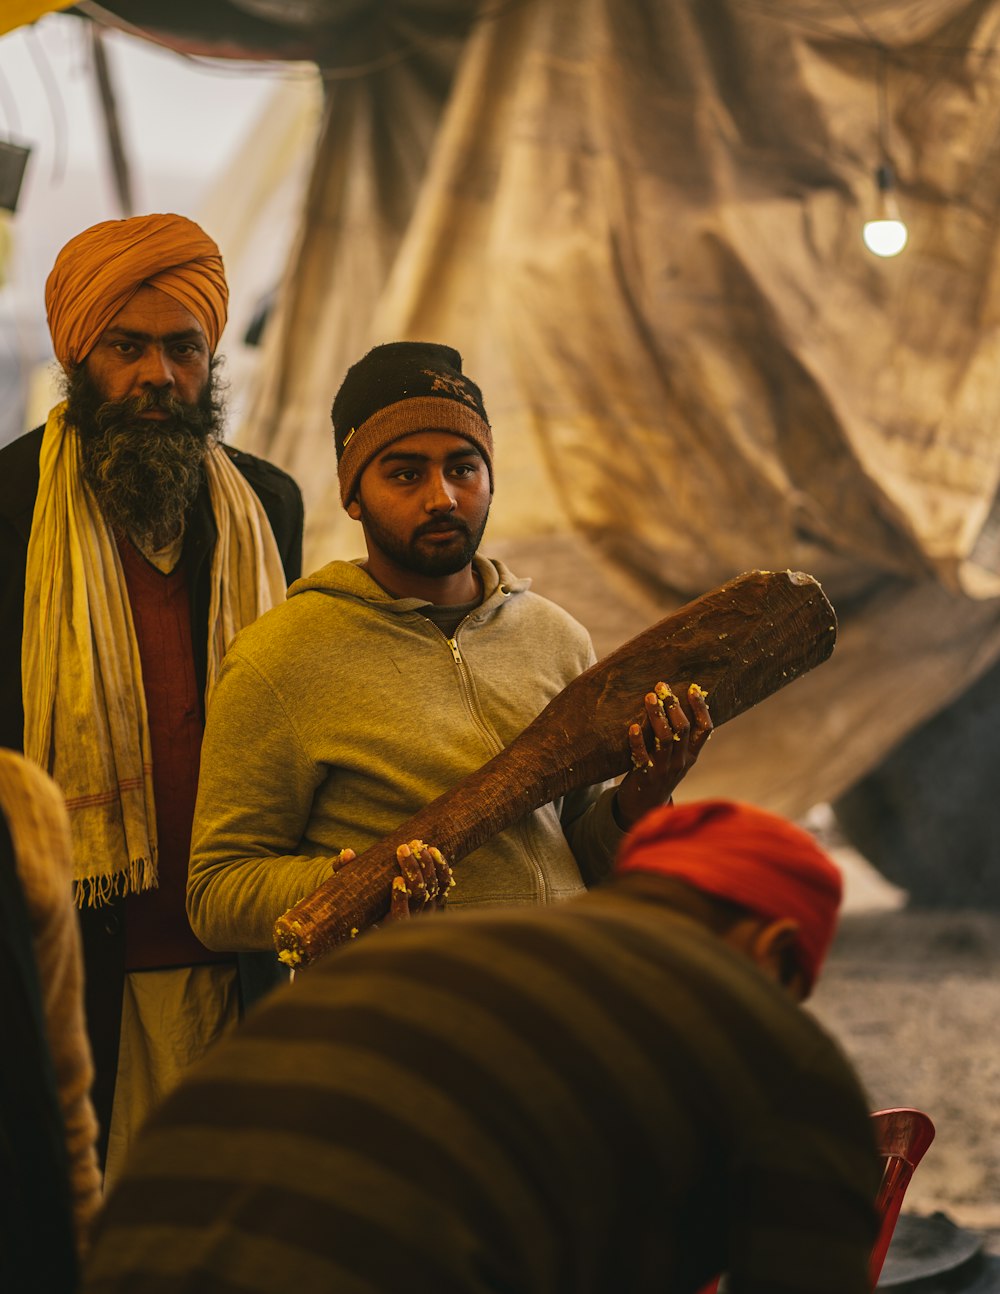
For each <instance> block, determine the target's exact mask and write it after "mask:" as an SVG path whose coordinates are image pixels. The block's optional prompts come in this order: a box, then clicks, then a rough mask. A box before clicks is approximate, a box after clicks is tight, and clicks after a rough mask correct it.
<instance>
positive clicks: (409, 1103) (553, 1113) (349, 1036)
mask: <svg viewBox="0 0 1000 1294" xmlns="http://www.w3.org/2000/svg"><path fill="white" fill-rule="evenodd" d="M868 1122H869V1121H868V1117H867V1110H866V1106H865V1101H864V1098H863V1095H862V1093H861V1091H860V1089H859V1087H858V1085H857V1082H856V1080H855V1078H854V1076H853V1074H852V1071H851V1069H850V1067H849V1066H848V1064H847V1062H846V1061H845V1060H844V1058H843V1057H842V1055H841V1053H840V1051H839V1050H838V1048H837V1047H836V1045H835V1044H834V1043H833V1042H832V1041H831V1040H830V1039H829V1038H828V1037H827V1035H826V1034H825V1033H824V1032H823V1031H822V1030H821V1029H820V1027H819V1026H818V1025H817V1024H816V1022H815V1021H814V1020H813V1019H812V1018H811V1017H810V1016H809V1015H808V1014H807V1013H806V1012H804V1011H802V1010H801V1009H799V1008H798V1007H796V1006H795V1004H794V1003H793V1002H792V1001H791V999H790V998H788V997H786V995H785V994H784V993H783V992H782V991H781V990H780V989H779V988H778V987H777V986H776V985H774V984H772V983H771V982H770V981H769V980H768V979H766V978H765V976H764V975H763V974H762V973H761V972H759V971H758V970H757V968H756V967H754V966H753V965H752V964H751V963H749V962H748V961H747V960H745V959H744V958H743V957H742V956H741V955H740V954H739V953H737V952H735V951H734V950H732V949H731V948H729V947H728V946H727V945H726V944H724V943H723V942H722V941H721V940H720V939H718V938H717V937H716V936H714V935H712V934H710V933H709V932H708V931H707V930H705V929H703V928H702V927H701V926H700V925H698V924H697V923H695V922H694V921H692V920H690V919H688V918H687V917H684V916H681V915H679V914H676V913H674V912H673V911H671V910H670V909H668V908H667V907H664V906H662V905H660V904H658V903H656V902H651V901H650V900H649V899H648V898H640V897H637V896H636V895H634V894H633V893H630V892H629V890H628V888H627V886H624V885H623V886H620V887H619V886H618V885H616V884H614V883H612V884H610V885H606V886H605V887H603V888H602V889H599V890H596V891H593V892H591V893H589V894H587V895H585V896H583V897H581V898H579V899H576V900H573V901H571V902H569V903H566V904H563V905H557V906H555V907H550V908H525V909H521V910H509V909H508V910H504V911H502V912H490V911H479V912H465V913H461V914H452V915H449V916H448V917H443V918H427V919H423V920H420V921H413V922H408V923H400V924H399V925H397V926H396V927H394V928H389V929H385V930H383V931H381V932H380V933H376V934H374V935H373V936H371V937H366V938H365V939H363V940H362V941H360V942H359V943H358V944H356V945H352V946H350V947H348V948H346V949H342V950H339V951H338V952H336V953H334V954H332V955H331V956H329V957H328V958H326V959H325V960H324V961H323V962H321V963H320V964H319V965H317V966H315V967H314V968H312V969H310V970H309V971H307V972H305V973H303V974H300V975H299V976H298V977H297V980H296V982H295V984H293V985H292V986H291V987H290V988H289V989H288V990H283V991H281V992H280V993H276V994H274V995H273V996H272V997H271V998H269V999H268V1001H267V1002H266V1003H265V1004H264V1005H263V1006H262V1007H261V1008H260V1009H259V1010H258V1011H257V1012H256V1013H255V1014H253V1015H251V1017H250V1019H249V1020H248V1021H247V1022H246V1024H245V1025H244V1026H243V1027H242V1029H241V1030H240V1031H239V1032H238V1033H237V1034H235V1035H233V1036H231V1037H230V1038H228V1039H227V1040H225V1041H223V1042H222V1043H220V1044H219V1045H218V1046H217V1047H216V1048H215V1049H214V1050H213V1051H212V1052H211V1053H210V1054H209V1055H208V1056H207V1057H206V1058H205V1060H204V1061H203V1062H202V1063H201V1064H200V1065H199V1066H198V1067H197V1068H196V1069H195V1070H193V1071H192V1073H191V1076H190V1077H189V1079H188V1080H187V1081H186V1082H185V1083H184V1084H183V1085H182V1086H181V1088H180V1089H179V1090H178V1091H177V1092H176V1093H175V1094H174V1095H173V1096H172V1097H170V1098H168V1100H167V1102H166V1104H165V1105H164V1106H163V1107H162V1109H161V1111H160V1113H159V1114H158V1115H157V1116H155V1117H154V1119H153V1122H152V1124H151V1126H150V1127H149V1128H148V1129H147V1131H146V1133H145V1135H144V1136H143V1137H141V1138H140V1139H139V1142H138V1143H137V1146H136V1152H135V1155H134V1157H133V1158H132V1160H131V1161H130V1165H129V1168H128V1171H127V1172H126V1174H125V1178H124V1180H123V1181H122V1183H121V1184H120V1186H119V1188H118V1189H117V1191H116V1192H115V1193H114V1194H113V1196H112V1198H111V1200H110V1203H109V1205H108V1207H107V1209H106V1212H105V1214H104V1216H103V1222H102V1226H101V1228H100V1233H99V1237H98V1240H97V1243H96V1246H95V1249H94V1252H93V1257H92V1262H91V1264H90V1267H89V1270H88V1277H87V1280H86V1283H85V1287H84V1288H85V1289H86V1290H87V1291H89V1292H91V1294H98V1292H108V1291H121V1290H125V1289H128V1290H129V1291H147V1292H148V1294H154V1292H156V1294H159V1292H160V1291H164V1292H165V1291H167V1290H169V1291H171V1294H174V1292H177V1291H195V1290H199V1291H200V1290H209V1289H211V1290H212V1291H215V1292H216V1294H237V1292H239V1294H243V1292H246V1294H249V1292H250V1291H255V1292H259V1294H277V1292H281V1294H285V1292H286V1291H288V1292H291V1291H295V1294H311V1292H312V1291H315V1292H316V1294H320V1291H322V1292H324V1294H328V1292H330V1291H337V1292H338V1294H339V1292H343V1294H373V1292H374V1291H384V1292H388V1291H393V1292H398V1294H404V1292H405V1294H416V1292H417V1291H434V1294H473V1292H474V1294H479V1292H485V1291H495V1292H500V1291H503V1292H504V1294H514V1292H517V1294H550V1292H551V1294H556V1292H557V1291H579V1292H581V1294H583V1292H589V1291H593V1292H594V1294H596V1292H598V1291H601V1292H603V1294H623V1292H626V1291H637V1292H638V1291H650V1292H652V1291H656V1292H657V1294H664V1292H665V1291H695V1290H697V1289H699V1288H700V1286H701V1285H703V1284H704V1283H705V1282H706V1281H707V1280H708V1279H709V1277H711V1276H712V1275H713V1274H715V1273H716V1272H718V1271H719V1270H721V1269H728V1271H729V1272H730V1289H731V1290H732V1291H733V1294H765V1292H766V1294H793V1292H794V1294H813V1292H815V1294H854V1292H856V1294H867V1291H868V1284H867V1276H866V1269H867V1257H868V1251H869V1248H870V1246H871V1244H872V1242H873V1239H874V1235H875V1220H874V1212H873V1208H872V1201H873V1199H874V1194H875V1189H876V1186H877V1181H878V1168H877V1162H876V1158H875V1152H874V1149H873V1144H872V1138H871V1133H870V1131H869V1127H868Z"/></svg>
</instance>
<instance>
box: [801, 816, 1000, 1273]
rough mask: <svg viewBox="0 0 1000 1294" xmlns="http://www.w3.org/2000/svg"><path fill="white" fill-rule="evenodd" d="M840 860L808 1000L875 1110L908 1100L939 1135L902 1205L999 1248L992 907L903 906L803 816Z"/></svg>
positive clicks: (996, 976) (999, 920)
mask: <svg viewBox="0 0 1000 1294" xmlns="http://www.w3.org/2000/svg"><path fill="white" fill-rule="evenodd" d="M806 825H807V826H809V827H810V828H812V829H813V830H815V831H816V834H817V836H818V837H819V838H820V839H821V840H822V841H823V843H824V844H825V845H827V847H828V848H830V849H831V852H832V853H833V854H834V856H835V857H836V858H837V860H838V861H839V862H840V864H841V865H842V867H843V869H844V874H845V879H846V899H845V912H844V916H843V918H842V920H841V926H840V930H839V931H838V935H837V938H836V940H835V943H834V946H833V949H832V951H831V954H830V959H829V962H828V964H827V968H826V970H825V972H824V975H823V979H822V980H821V983H820V985H819V987H818V989H817V991H816V994H815V996H814V998H813V999H812V1003H811V1009H812V1010H813V1012H814V1014H815V1015H816V1016H817V1018H818V1019H819V1020H820V1021H821V1022H822V1023H823V1024H824V1026H825V1027H826V1028H827V1029H828V1030H829V1031H830V1032H831V1033H833V1034H834V1036H835V1037H836V1038H837V1039H838V1040H839V1042H840V1044H841V1046H842V1047H843V1048H844V1050H845V1051H846V1052H847V1054H848V1055H849V1056H850V1058H851V1060H852V1061H853V1062H854V1065H855V1066H856V1068H857V1070H858V1072H859V1074H860V1075H861V1078H862V1081H863V1083H864V1085H865V1087H866V1089H867V1091H868V1094H869V1097H870V1100H871V1105H872V1108H873V1109H885V1108H888V1107H891V1106H899V1105H908V1106H916V1107H917V1108H918V1109H921V1110H924V1111H925V1112H926V1113H927V1114H929V1115H930V1117H931V1118H932V1119H933V1121H934V1124H935V1128H936V1136H935V1139H934V1142H933V1144H932V1145H931V1147H930V1149H929V1150H928V1151H927V1154H926V1156H925V1158H924V1160H923V1162H922V1163H921V1164H920V1166H919V1168H918V1169H917V1172H916V1173H915V1175H914V1177H913V1181H912V1182H911V1184H910V1187H909V1190H908V1192H907V1196H906V1201H905V1205H904V1212H911V1213H919V1214H924V1215H926V1214H930V1213H933V1212H935V1211H937V1210H940V1211H942V1212H944V1213H946V1214H947V1215H948V1216H949V1217H950V1218H951V1220H952V1221H953V1222H955V1223H957V1224H958V1225H959V1226H962V1227H969V1228H971V1229H973V1230H977V1231H980V1232H983V1233H984V1234H985V1236H986V1247H987V1249H988V1251H989V1252H991V1253H1000V913H996V912H959V911H954V912H943V911H942V912H926V911H924V912H920V911H908V910H907V908H906V906H905V903H906V896H905V895H904V894H903V893H902V892H901V891H899V890H897V889H895V888H894V887H893V886H890V885H889V884H888V883H887V882H885V881H884V880H883V879H882V878H881V876H879V875H878V873H877V872H875V871H874V870H873V869H872V868H870V867H869V866H868V864H867V863H866V862H865V861H864V859H862V858H860V857H859V856H858V855H857V854H856V853H854V851H853V850H851V849H849V848H845V847H843V845H842V844H841V843H840V842H839V841H838V839H837V837H836V833H835V832H834V831H833V829H832V828H831V825H830V819H829V816H828V815H827V814H826V813H825V811H824V810H822V809H818V810H816V811H815V812H814V814H813V815H811V817H810V819H809V820H807V823H806Z"/></svg>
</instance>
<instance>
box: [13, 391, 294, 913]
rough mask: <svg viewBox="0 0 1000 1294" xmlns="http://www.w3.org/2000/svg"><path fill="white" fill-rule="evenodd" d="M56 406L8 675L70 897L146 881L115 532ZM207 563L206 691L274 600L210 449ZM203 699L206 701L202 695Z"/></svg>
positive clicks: (137, 680) (142, 753)
mask: <svg viewBox="0 0 1000 1294" xmlns="http://www.w3.org/2000/svg"><path fill="white" fill-rule="evenodd" d="M64 410H65V405H57V406H56V408H54V409H53V410H52V412H51V413H50V414H49V418H48V422H47V423H46V425H45V434H44V436H43V438H42V448H41V455H40V458H39V484H38V497H37V499H36V501H35V511H34V515H33V517H32V523H31V536H30V539H29V541H28V567H27V576H26V580H25V600H24V634H23V638H22V645H21V676H22V688H23V693H24V751H25V754H26V755H27V757H28V758H29V759H31V760H32V761H33V762H34V763H36V764H38V765H39V766H40V767H41V768H43V769H45V771H46V772H48V773H50V774H51V775H52V777H53V778H54V780H55V782H56V783H57V785H58V786H59V788H60V789H61V791H62V793H63V795H64V796H65V799H66V807H67V809H68V810H69V818H70V827H71V830H72V834H73V859H74V862H73V866H74V877H73V879H74V887H75V892H76V900H77V903H78V905H80V906H82V905H84V904H87V905H90V906H93V905H96V904H100V903H104V902H107V901H108V900H109V899H110V898H112V897H113V896H115V895H117V894H128V893H138V892H139V891H141V890H146V889H150V888H151V887H153V886H155V885H156V883H157V880H156V811H155V807H154V804H153V777H152V774H153V764H152V755H151V749H150V740H149V725H148V721H147V717H146V700H145V696H144V694H143V687H142V668H141V663H140V660H139V651H138V646H137V644H136V638H135V629H134V627H133V624H132V613H131V609H130V607H129V600H128V590H127V588H126V586H125V577H124V574H123V572H122V567H121V561H120V559H119V557H118V550H117V547H116V545H115V541H114V537H113V535H112V534H111V531H110V529H109V528H108V525H107V523H106V522H105V520H104V517H103V515H102V513H101V510H100V508H99V507H98V505H97V502H96V500H95V499H94V498H93V496H92V495H91V493H90V491H89V490H88V489H87V488H86V486H85V485H84V482H83V480H82V478H81V475H80V470H79V454H78V447H77V437H76V432H75V431H74V430H73V429H72V428H69V427H66V426H65V424H64V422H63V412H64ZM205 467H206V476H207V479H208V488H209V497H210V499H211V503H212V513H213V516H214V519H215V525H216V529H217V531H218V539H217V541H216V545H215V552H214V554H213V557H212V570H211V600H210V604H209V617H208V686H207V693H210V692H211V688H212V685H213V684H214V682H215V679H216V676H217V674H218V669H219V665H220V664H221V661H222V656H223V654H224V652H225V650H226V647H227V646H228V645H229V643H230V642H231V641H232V639H233V637H234V636H235V634H236V633H238V631H239V630H240V629H242V628H243V627H244V625H247V624H250V623H251V622H252V621H254V620H256V619H257V617H258V616H260V615H262V614H263V613H264V612H265V611H267V610H268V609H269V608H270V607H272V606H274V605H275V603H277V602H280V601H281V600H282V599H283V598H284V595H285V579H284V573H283V571H282V568H281V560H280V558H279V556H278V549H277V546H276V544H275V542H274V536H273V535H272V533H271V527H270V524H269V522H268V520H267V515H266V513H265V512H264V509H263V507H262V506H261V504H260V501H259V500H258V498H257V496H256V494H254V492H253V490H252V489H251V488H250V486H249V485H248V484H247V483H246V481H245V480H244V479H243V477H242V476H241V475H240V473H239V472H238V471H237V469H236V468H235V467H234V466H233V464H232V463H231V462H230V460H229V457H228V455H227V454H226V453H225V451H224V450H223V449H222V448H221V447H219V446H214V447H213V448H212V449H211V450H210V452H209V454H208V456H207V458H206V460H205ZM206 701H207V695H206Z"/></svg>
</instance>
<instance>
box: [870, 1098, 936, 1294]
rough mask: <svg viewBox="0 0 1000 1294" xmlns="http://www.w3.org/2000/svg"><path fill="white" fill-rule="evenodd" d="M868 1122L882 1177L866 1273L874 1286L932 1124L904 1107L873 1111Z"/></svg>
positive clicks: (927, 1143)
mask: <svg viewBox="0 0 1000 1294" xmlns="http://www.w3.org/2000/svg"><path fill="white" fill-rule="evenodd" d="M872 1125H873V1128H874V1131H875V1145H876V1146H877V1148H878V1153H879V1156H880V1157H881V1160H882V1180H881V1182H880V1183H879V1188H878V1194H877V1195H876V1197H875V1209H876V1211H877V1213H878V1216H879V1218H880V1225H879V1233H878V1239H877V1240H876V1241H875V1245H874V1247H873V1249H872V1252H871V1258H870V1259H869V1264H868V1275H869V1278H870V1280H871V1287H872V1289H874V1288H875V1286H876V1285H877V1284H878V1278H879V1273H880V1272H881V1271H882V1264H883V1263H884V1262H885V1256H886V1254H887V1253H888V1252H889V1244H890V1242H891V1240H892V1233H893V1231H894V1230H895V1227H896V1220H897V1219H898V1217H899V1210H900V1208H901V1207H902V1204H903V1196H904V1195H905V1194H906V1188H907V1187H908V1186H909V1184H910V1178H911V1177H912V1176H913V1173H914V1170H915V1169H916V1167H917V1165H918V1164H919V1163H920V1161H921V1159H923V1157H924V1153H925V1152H926V1150H927V1147H928V1146H929V1145H930V1144H931V1142H932V1141H933V1140H934V1124H933V1123H932V1122H931V1120H930V1119H929V1118H928V1116H927V1115H926V1114H924V1113H923V1111H922V1110H913V1109H910V1108H908V1107H905V1106H904V1107H902V1108H899V1109H895V1110H876V1111H875V1113H874V1114H873V1115H872Z"/></svg>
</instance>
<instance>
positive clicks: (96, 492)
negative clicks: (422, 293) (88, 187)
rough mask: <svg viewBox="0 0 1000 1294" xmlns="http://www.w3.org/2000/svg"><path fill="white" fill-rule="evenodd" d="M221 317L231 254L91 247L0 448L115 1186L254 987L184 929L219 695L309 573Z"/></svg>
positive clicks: (198, 235)
mask: <svg viewBox="0 0 1000 1294" xmlns="http://www.w3.org/2000/svg"><path fill="white" fill-rule="evenodd" d="M227 300H228V289H227V285H226V278H225V273H224V270H223V265H222V258H221V256H220V255H219V250H218V248H217V247H216V245H215V243H214V242H213V241H212V239H211V238H209V237H208V235H207V234H205V232H204V231H203V230H202V229H200V228H199V227H198V226H197V225H196V224H194V222H193V221H190V220H188V219H186V218H184V217H183V216H178V215H149V216H138V217H135V218H132V219H129V220H109V221H104V222H103V223H101V224H98V225H95V226H93V227H92V228H90V229H86V230H84V232H83V233H81V234H79V235H77V236H76V237H75V238H73V239H71V240H70V242H68V243H67V244H66V246H65V247H64V248H63V249H62V251H61V252H60V253H59V255H58V257H57V258H56V262H55V265H54V266H53V269H52V272H51V274H50V275H49V279H48V282H47V284H46V290H45V303H46V308H47V312H48V320H49V328H50V332H51V335H52V344H53V349H54V351H55V355H56V358H57V359H58V361H59V363H60V365H61V366H62V368H63V371H64V374H65V400H64V401H63V402H62V403H60V404H59V405H57V406H56V407H55V408H54V409H53V410H52V411H51V412H50V414H49V417H48V421H47V422H46V424H45V426H44V427H38V428H36V429H35V430H34V431H32V432H29V433H28V435H26V436H24V437H22V438H21V439H20V440H18V441H15V442H14V443H13V444H11V445H9V446H7V447H6V448H5V449H3V450H0V745H5V746H10V747H13V748H15V749H23V750H24V753H25V754H26V755H27V756H28V757H29V758H30V759H32V760H33V761H34V762H35V763H37V764H39V765H40V766H41V767H42V768H44V769H45V770H46V772H48V773H50V774H51V775H52V777H53V778H54V780H55V781H56V783H57V785H58V786H59V788H60V789H61V791H62V793H63V796H64V797H65V800H66V805H67V809H68V810H69V819H70V825H71V830H72V837H73V849H74V883H75V889H76V898H77V903H78V906H79V907H80V909H81V923H82V930H83V937H84V955H85V968H86V989H87V1016H88V1028H89V1031H90V1037H91V1045H92V1047H93V1051H94V1055H95V1062H96V1070H97V1079H96V1083H95V1088H94V1099H95V1105H96V1106H97V1109H98V1116H99V1119H100V1123H101V1128H102V1145H101V1150H102V1155H103V1154H105V1153H106V1155H107V1162H108V1165H109V1171H110V1172H112V1173H113V1171H114V1165H115V1163H116V1162H117V1161H118V1160H119V1159H120V1157H121V1156H122V1155H123V1154H124V1150H125V1147H126V1145H127V1143H128V1141H129V1139H130V1137H131V1135H132V1133H133V1131H134V1130H135V1128H136V1127H137V1125H138V1124H139V1123H140V1122H141V1121H142V1119H143V1118H144V1116H145V1113H146V1111H147V1110H148V1108H149V1107H150V1106H151V1105H152V1104H153V1103H155V1102H156V1101H158V1100H159V1099H160V1097H161V1096H162V1095H163V1093H164V1091H165V1090H167V1089H168V1088H169V1086H171V1085H172V1083H173V1082H174V1080H175V1078H176V1076H177V1074H178V1073H179V1071H180V1070H181V1069H182V1068H183V1067H184V1066H185V1065H186V1064H187V1063H188V1062H189V1061H190V1060H191V1059H193V1058H194V1057H195V1056H196V1055H198V1054H200V1052H201V1051H202V1050H203V1049H204V1047H205V1046H206V1045H207V1043H208V1042H210V1041H211V1040H212V1039H213V1038H214V1037H216V1036H217V1035H218V1033H219V1032H220V1031H221V1030H222V1029H223V1027H224V1026H225V1025H226V1023H227V1022H228V1021H229V1020H230V1019H232V1018H233V1017H234V1016H235V1014H236V1010H237V1005H238V1003H239V1001H240V1000H241V997H243V998H245V997H246V996H247V984H248V983H249V977H250V976H251V975H254V976H255V977H256V979H257V981H258V983H260V982H261V980H260V970H261V968H260V966H259V965H258V966H256V967H252V966H250V964H249V963H247V964H246V965H244V966H243V967H241V972H246V973H245V974H242V978H239V977H238V975H237V967H236V959H235V958H234V957H231V956H229V955H227V954H221V955H220V954H218V953H213V952H210V951H209V950H208V949H206V948H205V947H204V946H203V945H202V944H201V943H200V942H199V941H198V940H197V939H196V938H195V936H194V934H193V933H192V931H191V928H190V926H189V924H188V922H187V917H186V914H185V910H184V890H185V882H186V875H187V859H188V852H189V848H190V831H191V818H192V814H193V809H194V797H195V790H196V786H197V776H198V762H199V754H200V748H201V735H202V728H203V723H204V711H205V699H206V696H207V694H208V692H209V691H210V689H211V687H212V684H213V682H214V679H215V675H216V672H217V669H218V666H219V663H220V661H221V657H222V653H223V652H224V651H225V648H226V646H227V645H228V642H229V641H230V640H231V638H232V637H233V636H234V634H235V633H236V632H237V631H238V630H239V629H240V628H242V627H243V626H244V625H246V624H248V623H250V622H251V621H252V620H254V619H256V618H257V616H259V615H260V614H262V612H264V611H265V610H267V609H268V608H269V607H270V606H272V605H273V604H274V603H275V602H276V601H280V600H281V599H282V598H283V597H284V591H285V583H286V580H288V581H291V580H293V579H295V578H297V577H298V575H299V574H300V567H301V544H302V500H301V495H300V493H299V490H298V487H297V486H296V485H295V483H294V481H292V479H291V478H290V477H289V476H287V475H286V474H285V473H283V472H281V471H279V470H278V469H277V468H275V467H272V466H271V465H270V464H268V463H265V462H264V461H262V460H260V459H257V458H254V457H252V456H251V455H249V454H244V453H241V452H240V451H238V450H236V449H232V448H230V447H229V446H226V445H223V444H222V440H221V427H222V417H223V411H222V402H221V399H220V395H219V390H218V385H217V383H216V381H215V373H214V370H215V358H214V357H215V351H216V348H217V346H218V343H219V338H220V335H221V333H222V330H223V328H224V326H225V322H226V306H227ZM238 979H239V982H238Z"/></svg>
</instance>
